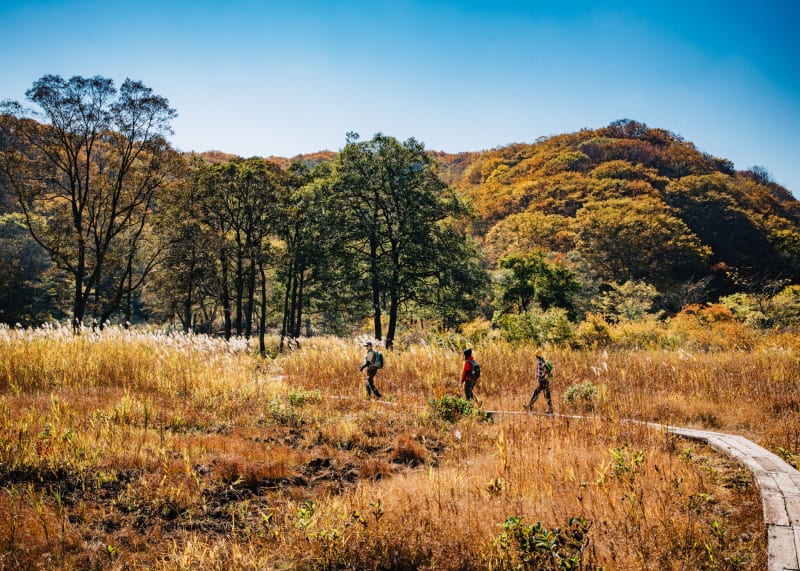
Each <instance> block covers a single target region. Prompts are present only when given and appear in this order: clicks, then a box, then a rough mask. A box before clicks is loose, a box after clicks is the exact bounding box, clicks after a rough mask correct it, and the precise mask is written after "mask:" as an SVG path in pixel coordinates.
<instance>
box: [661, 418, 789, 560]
mask: <svg viewBox="0 0 800 571" xmlns="http://www.w3.org/2000/svg"><path fill="white" fill-rule="evenodd" d="M664 429H665V430H666V431H667V432H671V433H673V434H677V435H678V436H683V437H684V438H691V439H692V440H698V441H701V442H705V443H707V444H708V445H709V446H711V447H713V448H715V449H717V450H719V451H721V452H724V453H725V454H727V455H729V456H731V457H733V458H735V459H736V460H738V461H739V462H741V463H742V464H744V465H745V466H747V467H748V468H749V469H750V471H751V472H752V473H753V477H754V478H755V480H756V483H757V484H758V488H759V490H760V491H761V505H762V507H763V509H764V522H765V523H766V524H767V536H768V550H769V566H768V570H769V571H800V472H798V471H797V470H795V469H794V467H792V466H791V465H790V464H789V463H787V462H785V461H784V460H783V459H781V458H780V457H778V456H776V455H775V454H773V453H772V452H770V451H769V450H765V449H764V448H761V447H760V446H758V445H757V444H754V443H753V442H751V441H750V440H748V439H747V438H744V437H743V436H736V435H733V434H723V433H719V432H708V431H705V430H693V429H691V428H681V427H679V426H665V427H664Z"/></svg>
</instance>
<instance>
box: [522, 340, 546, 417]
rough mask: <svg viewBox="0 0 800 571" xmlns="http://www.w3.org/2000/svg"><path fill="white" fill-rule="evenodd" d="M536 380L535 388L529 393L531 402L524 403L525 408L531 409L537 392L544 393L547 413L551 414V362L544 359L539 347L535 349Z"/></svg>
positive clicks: (537, 396) (537, 394)
mask: <svg viewBox="0 0 800 571" xmlns="http://www.w3.org/2000/svg"><path fill="white" fill-rule="evenodd" d="M535 355H536V381H537V382H538V383H539V384H538V385H537V387H536V390H534V391H533V394H532V395H531V402H529V403H528V404H527V405H525V407H524V408H525V409H527V410H530V411H532V410H533V403H535V402H536V399H537V398H539V393H542V392H543V393H544V398H545V399H546V400H547V411H546V412H547V414H553V399H551V398H550V375H551V374H552V370H553V364H552V363H550V362H549V361H545V359H544V355H543V354H542V350H541V349H537V350H536V353H535Z"/></svg>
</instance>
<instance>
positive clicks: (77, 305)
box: [0, 76, 800, 350]
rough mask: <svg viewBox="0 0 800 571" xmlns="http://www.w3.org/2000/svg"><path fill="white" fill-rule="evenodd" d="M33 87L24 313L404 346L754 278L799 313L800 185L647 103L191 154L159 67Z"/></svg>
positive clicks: (23, 130)
mask: <svg viewBox="0 0 800 571" xmlns="http://www.w3.org/2000/svg"><path fill="white" fill-rule="evenodd" d="M27 95H28V99H29V101H30V102H31V103H33V104H34V105H36V106H37V108H36V109H34V110H28V109H26V108H24V107H23V106H22V105H20V104H18V103H15V102H6V103H5V104H4V105H3V108H2V110H0V255H1V256H2V258H3V259H2V263H0V321H2V322H5V323H9V324H14V323H21V324H24V325H36V324H39V323H42V322H45V321H47V320H52V319H58V320H61V319H71V320H72V321H73V323H74V325H75V326H76V327H78V326H81V325H88V324H92V323H94V324H97V325H99V326H103V325H105V324H107V323H112V322H150V323H154V324H165V323H169V324H172V325H173V326H174V325H177V326H180V327H181V328H183V329H185V330H196V331H214V332H220V333H222V334H224V335H225V336H226V337H230V336H233V335H243V336H251V335H258V336H259V338H260V339H261V341H262V350H264V347H263V336H264V333H265V332H266V331H267V330H276V331H279V332H280V333H281V338H282V339H286V340H289V341H290V342H291V341H292V340H295V339H297V338H298V337H300V336H301V335H304V334H308V333H311V332H321V331H327V332H335V333H342V332H348V331H353V330H355V329H357V328H359V327H361V326H363V325H364V324H365V323H369V324H370V327H371V328H372V331H373V333H374V335H375V336H376V337H377V338H379V339H382V338H384V337H385V338H386V342H387V345H391V344H392V342H393V341H394V339H395V338H396V336H397V334H398V328H402V327H404V326H407V325H409V324H411V323H428V324H435V325H437V326H442V327H460V326H462V325H463V324H465V323H467V322H469V321H471V320H476V319H477V320H485V321H486V322H487V323H491V324H492V325H493V326H496V327H499V328H501V329H503V330H504V331H512V330H514V331H519V330H520V328H519V326H520V323H523V322H524V323H527V324H530V323H533V322H536V323H540V322H542V320H545V321H547V320H549V321H548V322H552V321H553V320H556V321H558V320H561V321H564V322H565V323H572V324H575V323H577V322H580V321H582V320H583V319H585V318H586V316H587V315H595V314H600V315H602V316H603V317H604V318H606V319H611V320H613V319H619V318H621V317H625V316H627V317H630V316H631V315H638V314H640V313H641V312H639V313H637V312H636V311H633V312H631V311H630V307H631V303H632V300H643V301H642V302H641V304H640V306H641V307H645V308H646V311H645V313H648V314H651V315H670V314H676V313H677V312H679V311H681V310H682V309H683V308H684V307H686V306H687V305H689V304H698V303H700V304H704V303H712V302H714V303H716V302H722V303H727V304H728V305H730V306H731V307H733V305H734V304H733V302H732V301H731V300H732V299H734V297H733V296H740V297H737V298H735V299H736V300H738V301H737V308H738V309H741V306H742V298H741V296H745V297H747V296H749V298H748V299H750V300H751V305H752V306H753V307H755V306H758V309H759V311H760V313H761V315H762V317H763V320H762V322H763V323H764V324H766V325H775V324H779V323H783V322H781V320H780V319H779V318H778V317H777V316H776V315H774V312H773V314H770V312H769V310H768V306H769V304H768V303H767V304H766V305H764V304H763V303H759V300H764V299H768V300H769V299H773V298H774V297H775V296H778V295H783V298H782V299H784V298H786V297H787V295H788V297H789V299H791V300H796V298H797V288H794V289H793V288H791V287H790V286H791V285H792V284H798V283H800V203H798V201H797V200H796V199H794V198H793V197H792V195H791V194H790V193H789V192H788V191H787V190H786V189H785V188H783V187H781V186H779V185H777V184H776V183H774V182H772V181H771V180H770V177H769V174H768V171H767V170H766V169H765V168H763V167H753V168H752V169H750V170H746V171H737V170H735V169H734V166H733V164H732V163H731V162H730V161H728V160H725V159H723V158H717V157H713V156H711V155H709V154H707V153H702V152H700V151H698V150H697V149H696V148H695V146H694V145H693V144H692V143H690V142H688V141H685V140H683V139H682V138H681V137H680V136H678V135H676V134H673V133H671V132H669V131H666V130H664V129H655V128H650V127H648V126H646V125H644V124H642V123H638V122H636V121H631V120H627V119H625V120H619V121H615V122H613V123H611V124H610V125H608V126H607V127H603V128H599V129H585V130H581V131H579V132H576V133H569V134H562V135H556V136H552V137H547V138H543V139H540V140H538V141H536V142H535V143H533V144H512V145H508V146H505V147H501V148H496V149H492V150H488V151H482V152H474V153H460V154H456V155H453V154H447V153H442V152H436V151H431V150H427V149H425V148H424V145H423V144H422V143H420V142H419V141H416V140H415V139H413V138H412V139H409V140H407V141H398V140H396V139H394V138H393V137H390V136H386V135H383V134H380V133H378V134H376V135H375V136H374V137H373V138H372V139H371V140H362V139H361V138H360V137H359V136H358V135H357V134H354V133H353V134H348V136H347V138H346V140H345V142H344V143H345V144H344V146H343V148H342V149H341V150H340V151H339V152H331V151H321V152H316V153H310V154H306V155H301V156H297V157H294V158H291V159H286V158H277V157H269V158H266V159H265V158H261V157H252V158H247V159H245V158H241V157H237V156H233V155H229V154H226V153H224V152H223V151H213V152H208V153H203V154H199V155H198V154H180V153H177V152H175V151H174V150H173V149H171V148H170V146H169V145H168V143H167V142H166V138H165V137H166V135H168V134H169V132H170V125H169V123H170V120H171V118H172V117H174V114H175V111H174V110H172V109H171V108H170V107H169V105H168V102H167V101H166V99H164V98H162V97H160V96H157V95H155V94H153V93H152V91H151V90H150V89H149V88H147V87H145V86H144V85H142V84H141V83H139V82H132V81H130V80H127V81H126V82H125V83H124V84H123V85H122V86H120V87H119V88H116V87H115V86H114V85H113V82H111V80H107V79H104V78H101V77H94V78H81V77H75V78H72V79H70V80H64V79H62V78H60V77H58V76H45V77H43V78H41V79H40V80H38V81H37V82H36V83H35V84H34V86H33V87H32V89H31V90H29V91H28V93H27ZM786 292H789V293H788V294H787V293H786ZM792 292H793V293H792ZM798 303H800V302H798ZM620 307H626V308H628V309H626V310H624V311H623V310H619V308H620ZM784 307H785V304H784ZM615 308H616V309H615ZM732 311H733V310H732ZM789 314H792V312H789ZM537 320H539V321H537ZM784 324H785V323H784ZM536 331H539V332H541V327H540V328H539V329H536V327H534V330H533V333H531V335H533V336H536V335H538V334H539V333H536Z"/></svg>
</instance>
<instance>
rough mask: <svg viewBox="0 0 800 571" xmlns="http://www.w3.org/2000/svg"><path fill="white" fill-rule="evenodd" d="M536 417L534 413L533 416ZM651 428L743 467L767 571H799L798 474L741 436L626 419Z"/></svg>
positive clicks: (789, 466)
mask: <svg viewBox="0 0 800 571" xmlns="http://www.w3.org/2000/svg"><path fill="white" fill-rule="evenodd" d="M486 413H487V414H489V416H490V417H492V418H494V417H496V416H500V415H503V416H505V415H509V416H512V415H513V416H527V415H529V414H532V413H527V412H516V411H502V410H496V411H486ZM533 414H537V413H533ZM552 416H554V417H562V418H575V419H581V418H584V417H581V416H568V415H559V414H554V415H552ZM627 422H635V423H638V424H644V425H647V426H650V427H651V428H653V429H657V430H663V431H665V432H668V433H671V434H675V435H677V436H681V437H683V438H688V439H690V440H695V441H698V442H702V443H704V444H708V445H709V446H711V447H712V448H714V449H716V450H719V451H720V452H722V453H724V454H727V455H728V456H730V457H732V458H734V459H735V460H737V461H738V462H740V463H741V464H744V465H745V466H746V467H747V468H748V469H749V470H750V472H751V473H752V474H753V477H754V478H755V481H756V484H757V485H758V488H759V491H760V492H761V506H762V509H763V513H764V522H765V523H766V525H767V544H768V547H767V549H768V557H769V559H768V567H767V569H768V571H800V472H798V471H797V470H795V469H794V467H793V466H791V465H790V464H789V463H788V462H785V461H784V460H783V459H782V458H780V457H778V456H776V455H775V454H773V453H772V452H770V451H769V450H766V449H764V448H762V447H761V446H758V445H757V444H755V443H754V442H752V441H750V440H748V439H747V438H745V437H743V436H737V435H735V434H725V433H722V432H710V431H707V430H696V429H693V428H682V427H680V426H668V425H662V424H657V423H654V422H643V421H636V420H629V421H627Z"/></svg>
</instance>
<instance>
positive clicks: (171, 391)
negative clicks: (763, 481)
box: [0, 328, 800, 571]
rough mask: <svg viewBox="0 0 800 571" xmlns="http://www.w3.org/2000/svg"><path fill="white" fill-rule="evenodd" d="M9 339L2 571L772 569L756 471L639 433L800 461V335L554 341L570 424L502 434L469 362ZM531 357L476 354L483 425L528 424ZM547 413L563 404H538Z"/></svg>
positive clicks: (83, 339) (173, 341) (444, 348)
mask: <svg viewBox="0 0 800 571" xmlns="http://www.w3.org/2000/svg"><path fill="white" fill-rule="evenodd" d="M458 345H459V344H458V343H456V342H453V343H444V342H442V343H438V344H434V343H417V344H413V345H408V346H404V347H401V348H398V349H396V350H395V351H393V352H391V353H386V355H387V366H386V368H385V369H384V370H382V371H381V372H380V373H379V374H378V377H377V385H378V387H379V388H380V389H381V391H382V392H383V393H384V395H385V397H386V401H387V402H376V401H374V400H368V399H366V396H365V395H366V391H365V389H364V382H363V377H362V376H361V375H360V373H359V372H358V367H359V366H360V364H361V362H362V357H363V355H362V347H361V346H360V343H359V342H358V341H356V340H353V339H351V340H342V339H333V338H312V339H308V340H303V341H302V349H297V350H294V351H292V352H290V353H286V354H284V355H281V356H279V357H277V358H275V359H262V358H260V357H257V356H255V354H254V352H252V351H251V350H249V349H248V347H247V344H246V343H245V342H244V341H242V340H238V341H236V342H232V343H224V342H222V341H219V340H215V339H212V338H208V337H203V336H184V335H164V334H157V333H148V332H135V331H133V332H132V331H124V330H119V329H110V330H106V331H105V332H103V333H98V334H95V333H90V332H86V333H84V334H82V335H80V336H73V335H72V334H71V333H69V332H68V331H67V330H63V329H49V328H43V329H37V330H27V331H25V330H11V329H0V483H1V484H2V490H0V514H7V517H2V518H0V567H2V568H5V569H95V568H96V569H225V570H227V571H230V570H234V569H454V570H455V569H606V570H612V569H654V570H655V569H659V570H660V569H687V570H688V569H753V570H755V569H763V568H765V567H766V533H765V527H764V524H763V522H762V515H761V506H760V501H759V493H758V490H757V488H756V486H755V485H754V483H753V479H752V477H751V475H750V474H749V473H748V472H747V471H746V470H745V469H744V468H743V467H741V466H739V465H737V464H735V463H733V462H732V461H730V460H729V459H727V458H725V457H722V456H719V455H717V454H716V453H714V452H712V451H711V450H710V449H708V448H706V447H704V446H701V445H698V444H697V443H693V442H689V441H684V440H680V439H676V438H675V437H674V436H670V435H667V434H665V433H663V432H660V431H658V430H653V429H649V428H646V427H644V426H641V425H637V424H632V423H628V422H625V421H624V419H641V420H648V421H655V422H659V423H663V424H675V425H681V426H693V427H702V428H707V429H712V430H718V431H722V432H731V433H737V434H742V435H744V436H746V437H748V438H750V439H752V440H754V441H755V442H757V443H758V444H760V445H762V446H764V447H766V448H768V449H770V450H772V451H774V452H776V453H778V454H780V455H781V456H782V457H784V458H786V459H787V460H788V461H790V462H793V463H795V465H797V454H798V453H800V385H799V384H798V379H800V374H799V373H800V359H798V354H800V350H799V349H798V347H800V342H798V339H797V338H796V337H794V336H790V335H784V336H777V335H773V336H771V337H769V338H761V339H759V340H758V341H757V342H754V343H751V344H750V346H749V347H748V348H747V350H736V349H725V350H722V349H720V350H715V351H702V352H701V351H697V352H688V351H685V350H679V349H672V350H613V351H612V350H571V349H561V348H552V349H549V350H548V351H547V355H548V358H550V359H552V360H553V361H554V362H555V364H556V374H555V377H554V379H553V381H552V388H553V393H554V401H555V403H554V404H555V409H556V412H563V413H569V414H570V415H581V416H583V417H584V418H583V419H575V418H565V417H558V416H556V417H548V416H545V415H539V414H534V415H527V414H514V415H502V416H500V417H497V418H496V419H495V420H494V421H493V422H486V421H485V418H484V417H483V415H482V413H481V410H480V409H477V407H475V409H474V410H470V407H469V406H467V403H465V402H464V401H462V400H461V399H459V398H456V397H458V396H459V395H460V386H459V384H458V375H459V373H460V370H461V364H462V360H461V351H460V348H459V346H458ZM534 350H535V347H533V346H527V345H522V346H520V345H510V344H507V343H504V342H501V341H492V342H486V343H485V344H479V345H477V346H476V347H475V356H476V358H477V360H478V361H479V362H480V363H481V368H482V370H483V376H482V379H481V380H480V382H479V384H478V386H477V388H476V393H477V395H478V396H479V397H480V399H481V401H482V407H483V409H484V410H509V411H518V412H522V405H523V404H525V403H526V402H527V400H528V398H529V396H530V393H531V391H532V390H533V388H534V384H533V381H532V378H531V375H530V370H531V366H532V363H533V361H534V357H533V352H534ZM537 405H538V407H541V408H539V410H540V411H541V410H544V403H543V402H539V403H537Z"/></svg>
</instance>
